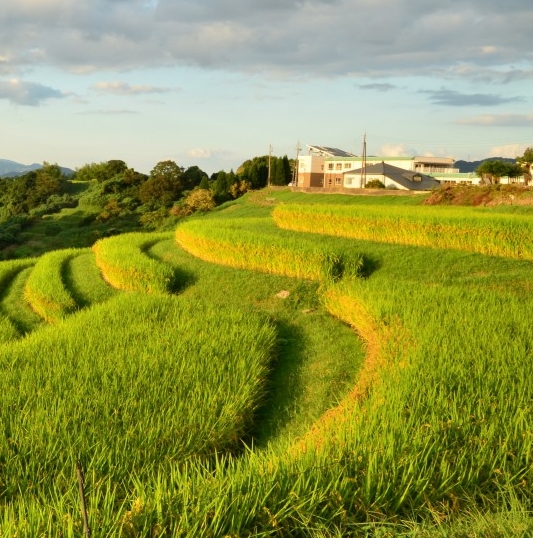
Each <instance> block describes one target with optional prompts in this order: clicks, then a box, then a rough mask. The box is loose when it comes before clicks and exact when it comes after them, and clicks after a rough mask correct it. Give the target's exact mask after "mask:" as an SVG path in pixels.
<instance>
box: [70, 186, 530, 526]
mask: <svg viewBox="0 0 533 538" xmlns="http://www.w3.org/2000/svg"><path fill="white" fill-rule="evenodd" d="M420 200H421V198H420V197H398V198H397V199H395V198H394V197H387V199H384V198H383V199H379V198H374V197H372V198H370V197H368V198H367V197H363V198H351V197H344V196H329V195H325V196H316V197H314V196H310V195H297V194H292V193H289V192H286V191H272V192H269V191H262V192H259V193H253V194H252V195H250V196H248V197H247V199H245V200H241V201H239V202H237V203H233V204H229V205H228V206H226V207H225V208H222V209H221V210H219V211H217V212H215V213H213V215H212V216H211V217H210V218H225V215H227V216H228V217H229V216H231V218H234V217H241V218H246V217H248V216H249V217H257V216H267V215H268V214H269V213H270V211H271V208H272V207H273V206H274V205H275V204H276V203H283V202H285V201H286V202H298V203H302V202H304V203H314V202H315V201H316V202H318V203H328V202H334V203H356V204H360V205H364V204H376V203H383V204H401V205H405V204H407V205H408V204H416V203H420ZM509 211H512V209H509ZM359 244H360V246H361V248H362V249H363V251H364V252H365V253H366V254H367V255H368V256H369V257H370V258H371V259H372V260H373V262H374V269H375V270H374V272H373V273H372V275H371V278H370V279H369V280H368V286H367V287H368V293H374V294H376V296H378V295H379V294H380V293H382V294H383V295H384V297H385V299H386V300H385V302H382V303H381V306H379V305H378V307H379V308H383V309H384V310H383V312H382V313H383V315H384V314H385V313H387V312H388V311H391V312H393V310H394V308H393V306H391V305H394V298H398V299H401V295H402V294H401V293H400V292H399V291H398V289H396V290H395V293H394V294H391V295H390V296H389V297H387V293H386V286H387V285H389V284H390V282H391V281H394V280H395V281H397V282H398V287H399V288H401V286H402V285H403V286H405V290H408V289H412V290H416V289H417V288H420V286H421V285H425V286H429V288H428V290H429V289H431V287H432V286H439V287H440V288H442V289H444V290H446V289H449V290H461V289H463V290H465V292H466V293H468V292H469V291H470V290H471V291H475V290H480V289H483V288H487V289H495V290H508V291H506V292H505V293H509V294H511V295H512V294H517V295H520V294H524V293H527V292H529V291H530V290H531V289H533V281H532V277H531V276H530V264H529V263H526V262H516V261H509V260H495V259H491V258H484V257H482V256H479V255H471V254H468V253H457V252H452V251H428V250H426V249H420V248H417V247H405V246H397V247H391V246H388V245H382V244H378V243H371V242H364V241H361V242H360V243H359ZM149 253H150V255H152V256H154V257H156V258H159V259H162V260H164V261H166V262H168V263H171V264H173V265H175V266H176V267H178V268H179V271H180V272H181V274H182V277H183V278H182V282H183V286H182V289H181V293H182V294H183V295H184V296H186V297H188V298H191V299H194V298H202V297H203V298H205V297H208V298H209V299H210V300H211V301H212V302H213V303H215V304H217V305H219V308H224V306H225V305H227V304H234V305H241V304H243V303H247V304H252V305H254V306H256V307H258V308H259V309H260V310H263V311H266V312H268V313H269V315H270V316H271V317H272V318H273V319H274V320H275V322H276V325H277V328H278V333H279V334H280V335H281V336H282V339H281V340H280V354H279V360H278V363H277V364H276V368H275V370H274V372H273V373H272V376H271V380H270V387H269V388H270V394H271V397H270V398H269V399H268V401H267V402H268V403H267V404H266V405H265V406H264V407H263V409H262V410H261V411H260V416H259V418H260V420H259V421H258V425H260V426H261V427H258V428H257V431H255V432H254V433H255V434H256V438H257V444H259V445H261V446H265V447H266V446H267V445H276V444H279V446H280V447H283V446H285V440H286V439H287V438H288V437H294V436H297V435H302V434H303V433H305V432H306V431H307V430H308V428H309V426H310V424H311V423H312V422H313V421H314V420H315V419H316V418H317V417H318V416H320V415H321V413H322V412H323V411H324V410H325V409H327V408H328V407H331V406H332V405H333V404H334V402H335V401H336V400H338V399H339V398H341V397H342V395H343V394H345V393H346V392H347V391H348V390H349V387H350V385H351V383H352V381H353V378H354V376H355V374H356V371H357V369H358V367H359V364H360V357H361V355H360V353H359V352H358V351H357V344H356V343H355V342H357V340H356V339H355V337H354V334H353V332H352V331H351V329H349V328H348V327H346V326H343V324H341V323H340V322H338V321H336V320H334V319H332V318H331V317H330V316H329V315H327V314H326V313H325V311H324V310H323V309H322V307H321V306H320V305H319V304H318V302H317V298H316V291H317V285H316V284H312V283H305V282H297V281H295V280H293V279H287V278H282V277H275V276H270V275H257V274H255V273H251V272H249V271H245V270H239V271H235V270H231V269H229V268H222V267H218V266H215V265H210V264H206V263H204V262H201V261H199V260H196V259H194V258H192V257H191V256H189V255H187V254H186V253H184V252H183V251H181V250H180V249H178V248H176V246H175V244H174V242H173V240H172V236H171V234H169V238H168V240H164V241H161V242H159V243H157V244H156V245H154V246H153V247H152V248H151V249H150V251H149ZM81 272H83V271H78V274H81ZM77 278H79V277H75V278H74V280H73V282H74V281H75V280H76V279H77ZM71 289H72V286H71ZM283 289H288V290H289V291H290V292H291V294H290V295H289V297H288V298H287V299H285V300H282V299H279V298H277V297H276V296H275V293H276V292H277V291H281V290H283ZM413 293H414V292H413ZM82 295H83V294H82ZM419 296H423V288H422V291H421V292H419ZM503 296H505V294H504V295H502V297H503ZM445 297H446V294H444V295H442V297H441V298H442V299H445ZM433 298H434V295H432V294H431V293H428V299H430V300H432V299H433ZM387 301H388V302H387ZM528 304H529V303H528ZM429 306H431V305H428V308H429ZM449 308H453V305H449ZM378 313H379V312H378ZM481 323H482V322H481ZM354 349H355V353H354V354H352V350H354ZM339 358H340V359H341V360H340V361H339ZM328 375H329V379H328V378H327V377H328ZM511 501H512V500H511ZM430 508H431V510H434V512H433V514H434V519H433V521H431V520H428V521H426V522H421V521H417V519H416V518H413V519H410V518H404V520H403V521H402V522H400V521H396V523H394V522H393V521H390V520H389V521H382V522H381V523H379V524H370V523H369V524H365V525H360V526H359V527H352V531H353V532H354V533H355V532H357V533H358V534H357V535H380V536H397V535H405V536H521V535H523V536H526V535H527V531H528V529H530V530H531V518H530V515H529V514H528V513H527V511H525V508H524V504H521V503H519V502H518V501H517V502H516V503H515V504H513V503H512V502H510V504H509V505H508V506H504V505H503V504H501V505H498V504H495V505H494V507H493V512H488V511H485V510H486V509H487V505H486V506H485V507H484V508H483V509H476V505H475V504H470V505H467V511H463V512H460V513H459V514H458V516H456V517H453V518H452V517H446V515H447V507H446V506H444V505H443V506H442V507H440V508H439V507H430ZM448 508H449V507H448ZM302 517H303V516H302ZM435 521H436V522H438V525H436V526H434V525H433V523H434V522H435ZM353 529H359V530H358V531H355V530H353ZM280 532H281V531H280ZM330 532H331V534H329V533H326V532H325V531H324V532H323V533H319V531H317V532H316V534H315V536H341V535H346V534H342V533H341V531H338V534H336V532H335V530H334V529H332V530H330ZM361 533H363V534H361ZM143 535H144V534H143Z"/></svg>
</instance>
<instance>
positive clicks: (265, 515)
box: [0, 191, 533, 537]
mask: <svg viewBox="0 0 533 538" xmlns="http://www.w3.org/2000/svg"><path fill="white" fill-rule="evenodd" d="M315 200H316V198H313V197H310V196H296V195H291V194H287V193H283V192H280V193H279V194H278V193H276V192H274V193H272V192H268V191H267V192H265V193H255V194H253V195H251V196H247V197H244V198H243V199H241V200H239V202H237V203H233V204H229V205H228V206H227V207H226V208H223V209H222V210H220V211H217V212H214V213H212V214H209V215H206V216H204V217H200V218H194V219H190V220H189V221H187V222H185V223H183V224H182V225H180V226H179V227H178V228H177V230H176V232H175V233H168V234H129V235H123V236H118V237H114V238H109V239H105V240H102V241H99V242H98V243H97V244H96V245H95V247H94V248H93V250H92V251H91V250H89V249H81V250H68V251H55V252H53V253H51V254H50V255H45V256H42V257H41V258H39V259H38V260H35V259H32V260H23V261H21V262H16V263H15V262H3V263H2V264H0V286H1V288H2V289H3V290H4V291H3V293H2V295H0V328H2V329H3V330H2V335H3V336H2V339H0V361H1V368H0V371H1V372H2V373H1V374H0V384H1V388H2V390H1V391H0V394H2V396H0V399H1V408H2V410H3V412H2V428H1V430H0V435H1V436H2V437H1V438H0V447H1V448H0V469H1V472H0V503H1V504H2V508H3V513H4V516H3V518H2V519H1V520H0V536H15V535H16V536H39V535H43V536H80V535H82V533H83V527H82V518H81V514H80V509H79V497H78V485H77V483H76V478H75V472H74V469H75V463H76V461H77V460H78V459H79V460H81V461H82V463H83V465H84V470H85V474H86V480H85V482H86V494H87V506H88V516H89V524H90V526H91V528H92V530H93V534H94V535H101V536H146V537H148V536H150V537H153V536H191V537H193V536H195V537H196V536H213V537H218V536H220V537H222V536H235V537H236V536H309V537H311V536H313V537H319V536H322V537H329V536H331V537H333V536H478V535H479V536H527V535H528V534H531V532H533V518H532V517H531V508H532V506H531V501H532V499H531V494H530V484H531V480H532V479H533V476H532V474H533V473H532V459H533V426H532V408H531V402H532V401H533V383H532V381H533V380H532V379H531V377H532V375H533V374H532V373H531V372H532V370H533V369H532V368H531V366H532V365H531V362H532V355H531V342H532V341H533V339H532V337H533V329H532V326H531V322H530V320H531V319H532V315H533V300H532V299H530V296H531V294H530V293H529V292H530V290H531V289H533V272H532V271H531V269H532V267H531V262H530V261H529V256H528V255H527V252H528V249H529V247H528V239H527V238H528V237H529V235H528V230H529V227H530V224H529V222H530V218H533V215H532V216H531V217H530V215H528V214H526V213H523V214H521V215H513V214H512V213H511V212H510V213H509V214H504V213H502V212H501V211H500V212H495V213H494V214H493V215H492V217H491V214H490V213H489V212H487V211H476V210H463V212H462V213H461V214H459V213H455V214H453V215H452V213H451V212H450V211H448V210H446V209H443V208H438V207H434V208H431V209H429V210H428V211H425V209H426V208H423V209H422V208H418V207H416V206H409V205H405V206H399V205H390V206H383V205H381V204H384V203H386V204H394V203H395V202H383V201H382V200H378V201H376V202H375V203H374V204H372V203H371V202H369V201H368V200H364V201H358V200H357V199H356V198H354V199H352V201H351V203H346V199H342V202H343V204H342V207H341V205H340V204H339V201H340V200H341V199H340V198H339V199H337V198H336V197H329V198H325V197H323V198H322V199H321V200H319V201H320V204H315V203H314V201H315ZM402 203H405V202H402ZM383 208H385V209H383ZM441 209H442V211H440V210H441ZM272 215H273V216H272ZM532 222H533V221H532ZM278 225H279V226H282V227H283V228H285V229H283V230H281V229H279V227H278ZM439 226H440V228H439ZM289 228H290V231H288V229H289ZM365 229H366V230H370V231H372V230H373V232H372V235H368V234H369V233H370V231H367V232H364V230H365ZM376 229H378V230H380V231H379V232H376V231H375V230H376ZM304 230H305V231H304ZM409 230H411V232H409ZM458 230H461V233H459V232H458ZM385 231H386V233H385ZM511 232H512V233H511ZM358 234H359V235H358ZM361 234H363V235H361ZM365 234H366V235H365ZM502 234H503V235H502ZM469 237H470V239H465V238H469ZM395 238H396V239H398V238H400V239H399V240H395ZM458 238H459V239H458ZM484 238H485V243H484ZM484 244H485V246H483V245H484ZM480 245H481V246H480ZM488 254H490V255H488ZM24 304H25V305H26V306H25V307H24V308H22V305H24ZM16 305H18V306H20V308H16ZM28 305H29V306H28ZM30 306H31V309H30ZM24 309H25V310H24ZM16 312H19V314H15V313H16ZM35 312H37V313H38V314H39V318H38V319H40V321H38V320H36V318H35V316H36V314H35ZM4 323H5V330H4V325H3V324H4Z"/></svg>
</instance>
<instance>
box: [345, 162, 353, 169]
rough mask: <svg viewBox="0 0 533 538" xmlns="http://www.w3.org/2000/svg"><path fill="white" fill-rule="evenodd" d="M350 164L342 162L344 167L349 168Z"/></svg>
mask: <svg viewBox="0 0 533 538" xmlns="http://www.w3.org/2000/svg"><path fill="white" fill-rule="evenodd" d="M351 166H352V163H344V168H350V167H351Z"/></svg>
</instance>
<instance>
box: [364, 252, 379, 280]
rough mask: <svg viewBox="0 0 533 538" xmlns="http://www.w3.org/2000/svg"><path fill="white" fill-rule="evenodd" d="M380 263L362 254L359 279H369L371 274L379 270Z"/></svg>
mask: <svg viewBox="0 0 533 538" xmlns="http://www.w3.org/2000/svg"><path fill="white" fill-rule="evenodd" d="M381 266H382V261H381V260H379V259H378V258H375V257H372V256H369V255H368V254H363V265H362V267H361V278H369V277H370V276H371V275H372V273H374V272H375V271H377V270H378V269H380V268H381Z"/></svg>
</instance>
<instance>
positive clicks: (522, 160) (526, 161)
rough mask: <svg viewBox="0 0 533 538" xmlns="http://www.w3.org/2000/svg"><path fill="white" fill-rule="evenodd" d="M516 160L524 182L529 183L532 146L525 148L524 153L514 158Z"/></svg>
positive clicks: (532, 153)
mask: <svg viewBox="0 0 533 538" xmlns="http://www.w3.org/2000/svg"><path fill="white" fill-rule="evenodd" d="M516 162H517V163H518V164H519V166H520V168H521V169H522V172H523V174H524V183H525V184H526V185H529V183H530V181H531V176H532V170H533V148H527V149H526V151H524V155H522V156H521V157H517V158H516Z"/></svg>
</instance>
